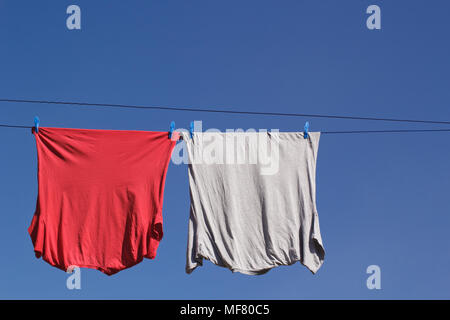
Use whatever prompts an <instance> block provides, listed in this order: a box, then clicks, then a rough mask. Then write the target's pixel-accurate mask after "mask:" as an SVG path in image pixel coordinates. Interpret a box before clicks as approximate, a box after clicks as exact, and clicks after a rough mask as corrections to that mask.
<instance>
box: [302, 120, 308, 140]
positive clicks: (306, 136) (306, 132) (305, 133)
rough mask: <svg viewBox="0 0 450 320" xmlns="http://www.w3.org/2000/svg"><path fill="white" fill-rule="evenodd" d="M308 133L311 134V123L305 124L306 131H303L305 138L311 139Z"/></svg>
mask: <svg viewBox="0 0 450 320" xmlns="http://www.w3.org/2000/svg"><path fill="white" fill-rule="evenodd" d="M308 132H309V121H306V123H305V129H304V131H303V137H304V138H305V139H308V137H309V134H308Z"/></svg>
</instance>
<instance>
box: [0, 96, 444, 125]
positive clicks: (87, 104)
mask: <svg viewBox="0 0 450 320" xmlns="http://www.w3.org/2000/svg"><path fill="white" fill-rule="evenodd" d="M0 102H5V103H29V104H55V105H72V106H83V107H107V108H124V109H150V110H169V111H186V112H204V113H205V112H208V113H227V114H246V115H262V116H282V117H304V118H328V119H341V120H364V121H384V122H408V123H426V124H447V125H450V121H439V120H423V119H396V118H377V117H361V116H346V115H329V114H328V115H327V114H306V113H283V112H259V111H245V110H242V111H239V110H226V109H202V108H188V107H168V106H143V105H126V104H111V103H90V102H74V101H51V100H24V99H4V98H0Z"/></svg>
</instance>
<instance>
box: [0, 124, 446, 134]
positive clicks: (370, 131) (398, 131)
mask: <svg viewBox="0 0 450 320" xmlns="http://www.w3.org/2000/svg"><path fill="white" fill-rule="evenodd" d="M0 127H3V128H19V129H32V128H33V127H32V126H21V125H10V124H0ZM415 132H416V133H418V132H450V129H406V130H354V131H321V134H364V133H415Z"/></svg>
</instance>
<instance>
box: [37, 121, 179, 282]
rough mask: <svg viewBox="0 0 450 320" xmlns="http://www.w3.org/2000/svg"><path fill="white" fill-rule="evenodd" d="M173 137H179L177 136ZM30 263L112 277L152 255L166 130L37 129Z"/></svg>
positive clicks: (158, 228) (167, 152) (167, 147)
mask: <svg viewBox="0 0 450 320" xmlns="http://www.w3.org/2000/svg"><path fill="white" fill-rule="evenodd" d="M176 134H178V133H176ZM34 135H35V138H36V144H37V154H38V184H39V188H38V199H37V205H36V212H35V214H34V216H33V220H32V223H31V225H30V227H29V229H28V232H29V234H30V236H31V239H32V241H33V245H34V250H35V253H36V257H38V258H39V257H42V258H43V259H44V260H45V261H47V262H48V263H49V264H51V265H52V266H55V267H57V268H60V269H62V270H64V271H66V270H67V269H68V268H69V266H78V267H85V268H93V269H98V270H100V271H102V272H104V273H105V274H107V275H112V274H114V273H116V272H119V271H121V270H123V269H125V268H129V267H131V266H133V265H135V264H137V263H139V262H141V261H142V260H143V258H148V259H153V258H155V256H156V252H157V248H158V245H159V243H160V241H161V239H162V237H163V226H162V223H163V218H162V206H163V194H164V183H165V179H166V172H167V168H168V165H169V160H170V156H171V153H172V150H173V148H174V146H175V143H176V141H175V140H176V139H173V140H171V139H169V137H168V133H167V132H145V131H117V130H85V129H63V128H42V127H40V128H39V131H38V133H36V132H35V131H34Z"/></svg>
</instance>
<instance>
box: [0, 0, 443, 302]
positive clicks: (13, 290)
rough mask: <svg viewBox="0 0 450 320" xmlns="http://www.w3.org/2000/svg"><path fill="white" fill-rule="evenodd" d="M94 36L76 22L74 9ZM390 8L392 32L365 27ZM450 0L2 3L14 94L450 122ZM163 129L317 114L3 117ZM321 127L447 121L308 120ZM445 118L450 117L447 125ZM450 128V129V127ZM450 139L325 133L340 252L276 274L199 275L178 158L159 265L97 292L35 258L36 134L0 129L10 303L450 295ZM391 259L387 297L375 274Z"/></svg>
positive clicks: (15, 109) (323, 188)
mask: <svg viewBox="0 0 450 320" xmlns="http://www.w3.org/2000/svg"><path fill="white" fill-rule="evenodd" d="M70 4H77V5H79V6H80V7H81V10H82V30H81V31H69V30H67V28H66V23H65V20H66V16H67V15H66V13H65V11H66V8H67V6H68V5H70ZM370 4H378V5H380V7H381V10H382V30H380V31H369V30H368V29H367V28H366V25H365V20H366V17H367V15H366V14H365V10H366V8H367V6H368V5H370ZM449 12H450V3H449V2H448V1H443V0H441V1H439V0H437V1H432V2H427V1H413V0H408V1H406V0H396V1H381V0H373V1H363V0H352V1H335V0H320V1H313V0H308V1H298V0H286V1H266V0H258V1H256V0H248V1H234V0H228V1H206V0H197V1H136V0H135V1H111V0H108V1H106V0H97V1H85V0H74V1H70V2H69V1H48V0H45V1H44V0H41V1H23V0H15V1H12V0H0V42H1V50H0V96H1V97H2V98H21V99H49V100H51V99H54V100H74V101H88V102H105V103H123V104H144V105H166V106H192V107H198V108H214V107H221V108H229V109H234V110H252V111H267V112H270V111H279V112H302V113H321V114H329V113H330V114H348V115H350V114H352V115H361V116H389V117H398V118H416V119H436V120H450V90H449V84H450V63H449V57H450V44H449V41H448V39H449V31H450V26H449V21H448V15H449ZM34 115H39V116H40V118H41V125H42V126H50V127H52V126H53V127H69V128H72V127H73V128H92V129H130V130H154V131H165V130H168V128H169V123H170V121H171V120H174V121H176V124H177V126H178V127H188V126H189V122H190V121H191V120H203V126H204V128H219V129H221V130H224V129H226V128H244V129H247V128H256V129H258V128H268V129H271V128H276V129H280V130H281V131H300V130H302V128H303V125H304V121H305V120H306V119H302V118H277V117H263V116H235V115H220V114H200V113H179V112H171V111H145V110H114V109H102V108H83V107H75V106H73V107H72V106H55V105H53V106H47V105H17V104H7V103H0V122H1V123H8V124H20V125H32V124H33V117H34ZM309 120H310V122H311V130H312V131H327V130H328V131H329V130H370V129H406V128H435V127H432V126H429V125H428V126H417V125H415V126H406V125H404V124H392V123H391V124H389V123H388V124H384V123H372V122H358V121H340V120H322V119H309ZM440 127H443V126H440ZM448 127H450V126H448ZM449 143H450V133H420V134H373V135H326V136H325V135H324V136H322V139H321V142H320V149H319V158H318V168H317V170H318V171H317V205H318V210H319V216H320V223H321V231H322V236H323V240H324V245H325V249H326V258H325V263H324V265H323V267H322V268H321V269H320V270H319V272H318V273H317V274H316V275H312V274H311V273H310V272H309V271H308V270H307V269H306V268H305V267H303V266H301V265H300V264H295V265H293V266H289V267H279V268H275V269H273V270H272V271H270V272H269V273H267V274H266V275H263V276H246V275H241V274H232V273H231V272H230V271H228V270H227V269H224V268H220V267H216V266H214V265H212V264H211V263H209V262H205V265H204V266H203V267H201V268H198V269H197V270H196V271H194V273H193V274H191V275H187V274H185V272H184V267H185V255H186V240H187V223H188V216H189V186H188V176H187V167H186V166H185V165H180V166H176V165H173V164H171V165H170V167H169V171H168V177H167V183H166V190H165V203H164V230H165V235H164V239H163V241H162V243H161V246H160V248H159V252H158V256H157V259H156V260H145V261H144V262H142V263H141V264H139V265H137V266H135V267H133V268H130V269H127V270H124V271H122V272H119V273H118V274H116V275H114V276H112V277H108V276H106V275H104V274H102V273H101V272H99V271H96V270H89V269H82V290H79V291H76V290H73V291H69V290H68V289H66V286H65V281H66V278H67V275H66V274H65V273H64V272H62V271H60V270H58V269H56V268H54V267H51V266H50V265H49V264H47V263H45V262H44V261H43V260H41V259H39V260H38V259H36V258H35V256H34V253H33V247H32V243H31V240H30V238H29V236H28V234H27V228H28V226H29V224H30V222H31V218H32V215H33V212H34V208H35V201H36V195H37V180H36V165H37V164H36V148H35V141H34V138H33V136H32V135H31V134H30V132H29V130H24V129H2V128H0V145H1V150H2V156H1V157H0V177H1V181H0V203H1V208H2V209H1V217H0V219H1V223H0V246H1V254H0V271H1V272H0V298H8V299H9V298H17V299H21V298H25V299H28V298H42V299H46V298H58V299H81V298H83V299H92V298H105V299H109V298H113V299H132V298H136V299H311V298H319V299H320V298H325V299H330V298H341V299H346V298H357V299H381V298H385V299H391V298H447V299H448V298H450V293H449V287H450V268H449V265H450V250H449V249H450V245H449V244H450V242H449V240H448V238H447V236H448V228H449V225H450V204H449V190H450V170H449V169H450V162H449V158H450V148H449ZM371 264H377V265H379V266H380V267H381V272H382V275H381V276H382V278H381V286H382V289H381V290H378V291H377V290H368V289H367V288H366V278H367V276H368V275H367V274H366V273H365V272H366V268H367V266H369V265H371Z"/></svg>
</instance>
